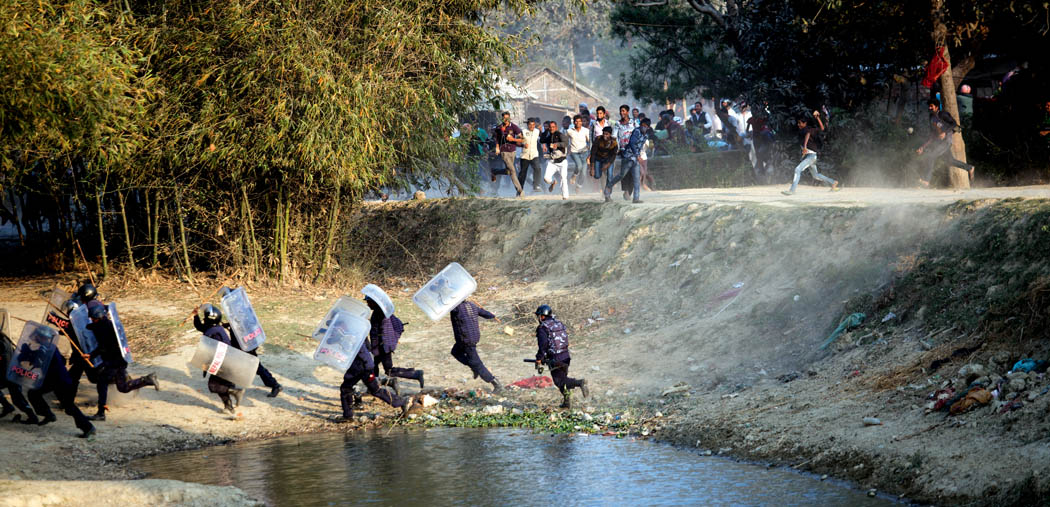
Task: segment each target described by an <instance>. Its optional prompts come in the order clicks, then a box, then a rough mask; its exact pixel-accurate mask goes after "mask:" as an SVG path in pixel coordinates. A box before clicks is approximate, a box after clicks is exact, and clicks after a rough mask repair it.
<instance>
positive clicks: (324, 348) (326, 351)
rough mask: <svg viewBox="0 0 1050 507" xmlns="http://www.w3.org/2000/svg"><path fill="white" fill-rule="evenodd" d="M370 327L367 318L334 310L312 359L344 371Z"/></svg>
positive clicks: (359, 347) (355, 354)
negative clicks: (333, 315) (329, 323)
mask: <svg viewBox="0 0 1050 507" xmlns="http://www.w3.org/2000/svg"><path fill="white" fill-rule="evenodd" d="M371 327H372V325H371V324H369V323H368V319H365V318H364V317H361V316H360V315H354V314H352V313H349V312H343V311H340V312H336V315H335V317H334V318H333V319H332V325H331V326H329V328H328V330H327V331H325V334H324V339H322V340H321V343H318V344H317V350H315V351H314V359H316V360H317V361H320V362H322V363H324V364H327V365H328V366H331V367H332V368H335V369H336V370H338V371H346V370H347V368H349V367H350V363H352V362H354V357H356V356H357V351H358V350H360V349H361V344H362V343H364V342H365V338H367V337H368V330H369V329H370V328H371Z"/></svg>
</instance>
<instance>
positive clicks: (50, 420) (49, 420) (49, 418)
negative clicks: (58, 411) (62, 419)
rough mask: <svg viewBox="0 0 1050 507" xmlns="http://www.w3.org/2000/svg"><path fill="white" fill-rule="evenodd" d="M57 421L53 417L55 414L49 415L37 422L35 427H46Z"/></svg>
mask: <svg viewBox="0 0 1050 507" xmlns="http://www.w3.org/2000/svg"><path fill="white" fill-rule="evenodd" d="M57 420H58V418H56V417H55V414H51V415H48V416H45V417H44V418H43V419H41V420H39V421H37V423H36V425H37V426H46V425H48V424H51V423H53V422H55V421H57Z"/></svg>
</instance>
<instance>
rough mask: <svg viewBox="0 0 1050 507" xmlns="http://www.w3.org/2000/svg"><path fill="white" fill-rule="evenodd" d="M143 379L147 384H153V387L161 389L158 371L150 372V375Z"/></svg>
mask: <svg viewBox="0 0 1050 507" xmlns="http://www.w3.org/2000/svg"><path fill="white" fill-rule="evenodd" d="M143 380H145V381H146V385H148V386H153V389H155V390H157V391H160V381H159V380H157V374H156V373H150V374H149V375H146V377H145V378H144V379H143Z"/></svg>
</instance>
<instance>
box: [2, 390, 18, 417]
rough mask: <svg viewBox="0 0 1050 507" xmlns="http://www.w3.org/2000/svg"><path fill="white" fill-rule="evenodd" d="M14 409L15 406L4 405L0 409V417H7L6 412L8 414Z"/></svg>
mask: <svg viewBox="0 0 1050 507" xmlns="http://www.w3.org/2000/svg"><path fill="white" fill-rule="evenodd" d="M0 396H2V395H0ZM14 411H15V407H4V409H3V410H0V419H3V418H5V417H7V414H10V413H11V412H14Z"/></svg>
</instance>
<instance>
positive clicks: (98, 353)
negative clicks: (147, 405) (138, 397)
mask: <svg viewBox="0 0 1050 507" xmlns="http://www.w3.org/2000/svg"><path fill="white" fill-rule="evenodd" d="M88 317H91V324H88V325H87V327H88V329H89V330H90V331H91V332H92V333H94V335H95V339H96V340H97V341H98V346H97V347H96V348H95V350H94V351H93V352H91V356H90V357H91V359H94V358H96V357H101V358H102V365H101V366H99V367H98V374H97V383H96V387H97V388H98V413H97V414H95V415H93V416H91V420H93V421H105V420H106V401H108V398H109V385H110V384H114V385H116V386H117V391H120V392H122V393H130V392H131V391H134V390H136V389H140V388H142V387H145V386H153V388H154V389H156V390H157V391H160V382H159V381H158V380H157V374H156V373H150V374H149V375H146V376H145V377H139V378H137V379H131V380H129V377H128V362H127V361H125V360H124V354H123V353H122V352H121V349H122V347H121V343H120V339H119V338H117V332H116V330H115V329H114V327H113V321H111V320H110V317H109V311H108V310H107V309H106V307H105V306H103V305H102V304H101V303H99V304H98V305H97V306H91V305H88Z"/></svg>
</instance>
